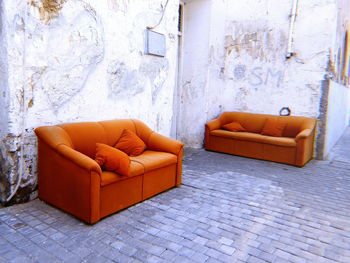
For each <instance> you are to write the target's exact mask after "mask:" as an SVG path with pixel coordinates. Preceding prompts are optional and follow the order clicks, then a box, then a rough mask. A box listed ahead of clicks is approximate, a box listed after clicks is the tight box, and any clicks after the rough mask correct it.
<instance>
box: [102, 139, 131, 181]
mask: <svg viewBox="0 0 350 263" xmlns="http://www.w3.org/2000/svg"><path fill="white" fill-rule="evenodd" d="M95 161H96V162H97V163H98V164H99V165H100V166H101V167H102V168H103V169H105V170H107V171H112V172H115V173H117V174H119V175H125V176H128V175H129V168H130V158H129V156H128V155H127V154H126V153H124V152H122V151H119V150H118V149H116V148H113V147H112V146H109V145H107V144H103V143H96V155H95Z"/></svg>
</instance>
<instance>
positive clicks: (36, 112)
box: [0, 0, 178, 202]
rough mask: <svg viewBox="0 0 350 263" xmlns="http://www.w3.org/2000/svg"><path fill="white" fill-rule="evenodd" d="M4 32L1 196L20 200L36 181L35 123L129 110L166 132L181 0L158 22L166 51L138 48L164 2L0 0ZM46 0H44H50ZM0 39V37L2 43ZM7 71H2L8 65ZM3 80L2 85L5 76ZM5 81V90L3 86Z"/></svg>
mask: <svg viewBox="0 0 350 263" xmlns="http://www.w3.org/2000/svg"><path fill="white" fill-rule="evenodd" d="M1 3H2V7H3V9H2V10H3V12H2V16H1V18H2V24H1V32H2V37H1V41H2V42H4V41H7V43H10V44H8V45H5V48H3V45H1V52H0V56H1V58H3V57H5V58H6V59H4V60H3V59H1V61H2V62H1V63H2V64H1V75H2V76H4V75H7V76H8V78H7V80H6V81H5V80H1V81H2V82H3V83H1V84H4V83H5V84H4V85H1V88H2V90H1V91H2V93H3V92H4V94H5V96H3V97H1V103H2V104H4V105H6V106H7V109H8V110H7V113H6V114H3V113H1V115H0V118H1V123H8V124H9V127H8V129H6V130H5V129H2V130H1V139H2V140H1V145H0V146H1V147H0V149H1V151H2V158H3V160H1V171H2V174H1V176H0V178H1V180H0V189H1V199H2V201H3V202H4V201H5V199H6V198H7V197H8V196H9V195H10V194H11V193H12V192H13V190H14V189H15V186H16V182H17V181H18V175H19V174H21V176H22V181H21V186H20V189H19V191H18V194H17V195H16V196H15V198H13V200H12V201H23V200H26V199H28V198H33V197H35V193H34V194H32V195H31V196H30V193H32V192H33V191H34V190H35V188H36V138H35V136H34V133H33V129H34V128H35V127H37V126H41V125H51V124H56V123H62V122H77V121H97V120H106V119H115V118H136V119H140V120H142V121H144V122H145V123H147V124H148V125H149V126H150V127H151V128H152V129H154V130H156V131H158V132H160V133H162V134H164V135H169V134H170V129H171V121H172V116H173V107H172V103H173V93H174V86H175V73H176V70H175V68H176V59H177V37H176V34H177V17H178V2H177V1H169V3H168V5H167V8H166V10H165V14H164V18H163V21H162V22H161V24H160V25H159V26H158V27H157V28H156V29H155V31H157V32H160V33H162V34H164V35H165V38H166V56H165V57H164V58H163V57H155V56H150V55H145V54H144V45H145V43H144V34H145V29H146V27H147V26H154V25H156V24H157V23H158V21H159V19H160V17H161V14H162V11H163V9H164V4H165V3H164V1H162V0H147V1H131V0H106V1H92V0H90V1H82V0H62V1H57V2H56V1H51V0H34V1H23V0H4V1H2V2H1ZM48 4H51V6H50V5H48ZM2 44H3V43H2ZM6 72H8V74H7V73H6ZM6 82H7V83H8V84H6ZM3 89H5V90H4V91H3Z"/></svg>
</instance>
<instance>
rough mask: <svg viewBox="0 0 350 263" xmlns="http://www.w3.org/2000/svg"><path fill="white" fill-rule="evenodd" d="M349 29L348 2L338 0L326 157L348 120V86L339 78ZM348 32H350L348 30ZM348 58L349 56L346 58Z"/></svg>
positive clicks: (349, 11) (349, 102)
mask: <svg viewBox="0 0 350 263" xmlns="http://www.w3.org/2000/svg"><path fill="white" fill-rule="evenodd" d="M347 29H348V30H350V2H349V1H346V0H339V1H338V14H337V32H336V34H335V35H334V43H333V48H332V51H333V52H332V54H331V61H332V70H333V74H332V76H331V77H332V81H330V85H329V91H328V100H327V101H328V103H327V123H326V132H325V134H326V136H325V149H324V155H325V157H327V156H328V155H329V153H330V151H331V150H332V148H333V146H334V145H335V144H336V143H337V142H338V140H339V139H340V138H341V136H342V135H343V133H344V131H345V129H346V128H347V127H348V126H349V121H350V87H349V86H346V85H345V82H346V81H344V80H342V79H341V75H342V73H343V72H342V67H341V64H342V62H343V58H342V57H341V56H342V55H344V53H345V52H344V38H345V34H346V30H347ZM349 33H350V32H349ZM346 59H347V60H349V63H350V58H346Z"/></svg>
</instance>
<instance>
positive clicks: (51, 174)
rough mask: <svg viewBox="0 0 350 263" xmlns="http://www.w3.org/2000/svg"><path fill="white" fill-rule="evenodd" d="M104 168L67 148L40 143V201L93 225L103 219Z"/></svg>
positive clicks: (40, 141) (40, 140) (41, 141)
mask: <svg viewBox="0 0 350 263" xmlns="http://www.w3.org/2000/svg"><path fill="white" fill-rule="evenodd" d="M100 176H101V168H100V167H99V166H98V164H97V163H96V162H95V161H94V160H92V159H91V158H89V157H88V156H85V155H84V154H82V153H79V152H77V151H75V150H74V149H72V148H70V147H69V146H67V145H63V144H61V145H56V147H55V148H54V147H52V144H51V145H50V144H48V143H46V141H44V140H42V139H40V138H39V140H38V188H39V198H40V199H41V200H44V201H46V202H48V203H50V204H52V205H54V206H56V207H58V208H60V209H62V210H64V211H66V212H68V213H71V214H73V215H74V216H76V217H78V218H81V219H83V220H84V221H86V222H89V223H95V222H97V221H98V220H99V219H100V185H101V183H100V182H101V177H100Z"/></svg>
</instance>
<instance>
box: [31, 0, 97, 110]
mask: <svg viewBox="0 0 350 263" xmlns="http://www.w3.org/2000/svg"><path fill="white" fill-rule="evenodd" d="M60 11H61V16H62V17H66V19H64V20H60V21H59V22H58V21H57V22H56V23H51V24H50V25H40V24H38V23H37V21H36V19H35V18H34V17H29V18H27V19H26V21H27V24H26V36H27V39H26V42H27V44H26V52H27V54H28V55H29V57H27V58H26V59H27V60H26V64H27V68H28V69H27V70H28V74H29V85H30V86H31V87H32V88H33V90H34V94H35V93H36V92H40V91H43V92H44V93H45V94H46V96H47V100H48V102H49V103H50V104H51V106H52V107H53V108H54V110H55V111H57V109H58V108H60V107H61V106H62V105H64V104H65V103H67V102H68V101H70V100H71V99H72V97H73V96H74V95H76V94H78V93H79V92H80V91H81V90H82V89H83V88H84V85H85V82H86V80H87V79H88V76H89V75H90V74H91V73H92V72H93V70H94V69H95V68H96V65H97V64H98V63H99V62H101V61H102V59H103V55H104V40H103V27H102V25H101V22H100V19H99V17H98V16H97V15H96V12H95V11H94V10H93V8H92V7H91V6H89V5H87V4H86V3H84V2H83V1H70V2H67V3H66V4H65V5H64V7H63V8H62V9H60ZM58 43H59V46H57V45H58ZM38 58H39V61H38ZM38 62H39V63H38ZM38 64H39V65H40V64H41V66H39V67H38Z"/></svg>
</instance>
